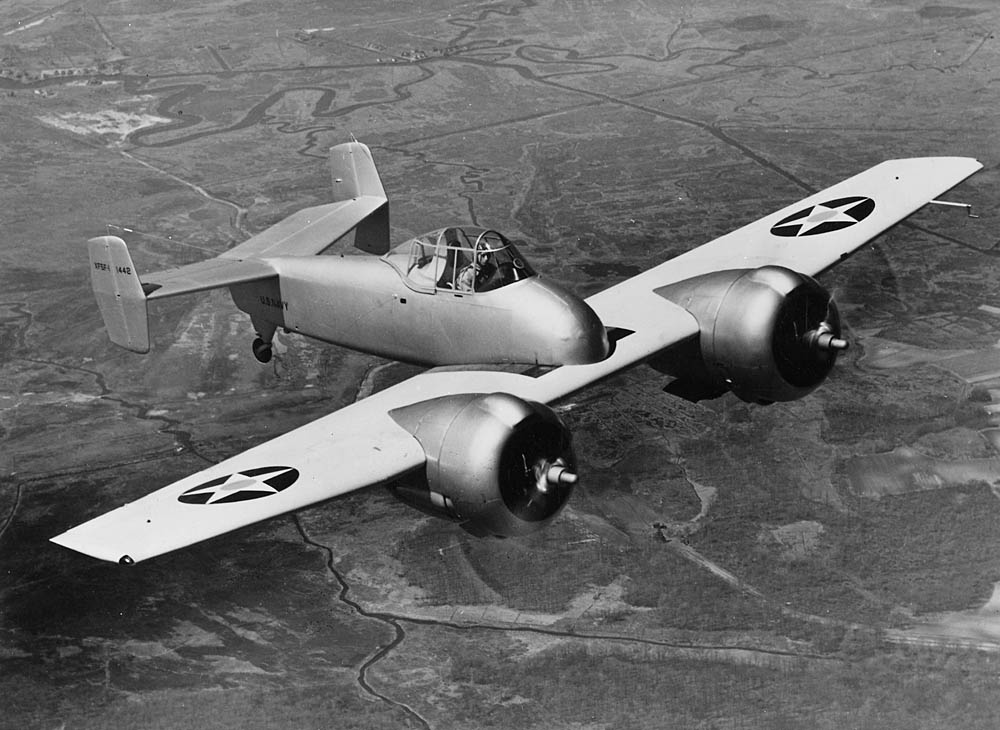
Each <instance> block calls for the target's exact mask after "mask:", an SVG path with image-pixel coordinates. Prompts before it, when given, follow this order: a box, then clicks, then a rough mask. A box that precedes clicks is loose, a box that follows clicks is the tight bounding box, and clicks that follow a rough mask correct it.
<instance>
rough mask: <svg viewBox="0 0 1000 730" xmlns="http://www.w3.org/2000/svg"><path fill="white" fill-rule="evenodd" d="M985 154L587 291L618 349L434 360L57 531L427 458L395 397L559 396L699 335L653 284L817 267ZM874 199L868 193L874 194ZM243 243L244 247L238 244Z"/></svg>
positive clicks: (205, 520) (229, 515) (126, 553)
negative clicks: (549, 366)
mask: <svg viewBox="0 0 1000 730" xmlns="http://www.w3.org/2000/svg"><path fill="white" fill-rule="evenodd" d="M981 167H982V166H981V165H980V163H978V162H977V161H975V160H971V159H967V158H920V159H913V160H893V161H890V162H886V163H883V164H881V165H878V166H876V167H874V168H871V169H869V170H867V171H865V172H863V173H861V174H859V175H856V176H855V177H853V178H850V179H849V180H846V181H844V182H843V183H839V184H837V185H834V186H833V187H831V188H828V189H826V190H824V191H822V192H820V193H816V194H815V195H812V196H809V197H808V198H806V199H805V200H803V201H800V202H799V203H795V204H793V205H790V206H787V207H786V208H783V209H782V210H779V211H777V212H775V213H773V214H771V215H769V216H765V217H764V218H762V219H760V220H758V221H756V222H754V223H751V224H749V225H747V226H744V227H743V228H740V229H738V230H736V231H734V232H733V233H730V234H727V235H725V236H722V237H720V238H717V239H715V240H714V241H712V242H710V243H708V244H705V245H704V246H701V247H700V248H697V249H694V250H693V251H690V252H688V253H686V254H682V255H681V256H678V257H677V258H675V259H672V260H670V261H667V262H666V263H663V264H660V265H659V266H656V267H654V268H652V269H650V270H649V271H646V272H644V273H642V274H639V275H638V276H635V277H633V278H631V279H629V280H627V281H624V282H621V283H620V284H617V285H615V286H613V287H611V288H609V289H607V290H605V291H603V292H600V293H598V294H595V295H593V296H591V297H590V298H588V299H587V303H588V304H589V305H590V306H591V307H592V308H593V309H594V311H595V312H596V313H597V314H598V316H599V317H600V318H601V320H602V321H603V322H604V324H605V326H607V327H608V328H609V330H610V331H612V332H613V333H614V337H613V338H612V339H613V340H614V347H613V350H612V352H611V354H610V356H609V357H608V358H606V359H605V360H603V361H601V362H597V363H592V364H587V365H571V366H564V367H560V368H557V369H555V370H552V371H550V372H547V373H545V374H543V375H540V376H538V377H531V376H528V375H523V374H517V373H508V372H497V371H481V370H476V371H455V370H431V371H428V372H426V373H422V374H420V375H417V376H415V377H413V378H411V379H409V380H407V381H404V382H403V383H399V384H397V385H395V386H393V387H390V388H388V389H386V390H384V391H381V392H379V393H376V394H374V395H372V396H370V397H368V398H366V399H365V400H362V401H359V402H357V403H354V404H351V405H349V406H347V407H345V408H343V409H341V410H339V411H337V412H335V413H332V414H330V415H328V416H325V417H323V418H320V419H318V420H316V421H314V422H312V423H309V424H307V425H305V426H302V427H300V428H298V429H296V430H294V431H291V432H289V433H287V434H285V435H283V436H279V437H278V438H276V439H273V440H271V441H268V442H266V443H264V444H261V445H260V446H257V447H255V448H252V449H250V450H248V451H246V452H243V453H242V454H239V455H237V456H234V457H232V458H230V459H227V460H226V461H223V462H221V463H219V464H217V465H215V466H213V467H210V468H209V469H206V470H204V471H201V472H199V473H197V474H194V475H192V476H189V477H187V478H185V479H182V480H180V481H178V482H175V483H173V484H171V485H168V486H166V487H163V488H162V489H160V490H158V491H156V492H153V493H151V494H149V495H147V496H145V497H142V498H140V499H138V500H136V501H135V502H131V503H129V504H127V505H125V506H123V507H120V508H118V509H116V510H114V511H112V512H109V513H107V514H105V515H102V516H100V517H97V518H95V519H93V520H90V521H89V522H86V523H84V524H82V525H79V526H77V527H74V528H72V529H71V530H69V531H67V532H65V533H63V534H61V535H59V536H57V537H55V538H53V542H56V543H58V544H60V545H63V546H65V547H68V548H71V549H73V550H77V551H79V552H83V553H85V554H88V555H91V556H93V557H96V558H100V559H103V560H111V561H115V562H126V563H130V562H137V561H139V560H144V559H147V558H150V557H153V556H155V555H159V554H162V553H165V552H168V551H170V550H174V549H177V548H180V547H184V546H186V545H190V544H193V543H195V542H199V541H201V540H205V539H208V538H210V537H214V536H216V535H221V534H223V533H225V532H228V531H230V530H234V529H237V528H239V527H242V526H245V525H249V524H252V523H254V522H257V521H260V520H263V519H266V518H268V517H273V516H276V515H278V514H282V513H284V512H288V511H292V510H296V509H300V508H302V507H306V506H308V505H311V504H315V503H317V502H321V501H324V500H327V499H330V498H332V497H336V496H338V495H341V494H346V493H348V492H351V491H354V490H357V489H361V488H363V487H366V486H370V485H373V484H378V483H383V482H387V481H391V480H393V479H396V478H398V477H400V476H402V475H404V474H406V473H408V472H410V471H412V470H414V469H418V468H421V467H422V466H423V465H424V462H425V455H424V453H423V451H422V448H421V446H420V444H419V442H418V441H417V440H416V439H415V438H414V437H413V436H411V435H410V434H409V433H408V432H407V431H405V430H404V429H403V428H402V427H400V426H399V425H397V424H396V422H395V421H393V419H392V418H391V416H390V415H389V413H390V412H391V411H393V410H394V409H397V408H402V407H404V406H408V405H412V404H414V403H419V402H421V401H425V400H430V399H433V398H437V397H439V396H444V395H453V394H461V393H492V392H503V393H509V394H511V395H515V396H518V397H521V398H524V399H527V400H535V401H539V402H543V403H551V402H552V401H555V400H558V399H560V398H563V397H565V396H567V395H569V394H570V393H572V392H575V391H577V390H579V389H580V388H583V387H585V386H587V385H590V384H592V383H594V382H596V381H598V380H600V379H602V378H605V377H608V376H610V375H612V374H614V373H616V372H618V371H620V370H622V369H625V368H628V367H630V366H632V365H634V364H636V363H638V362H641V361H642V360H644V359H646V358H648V357H650V356H651V355H653V354H655V353H657V352H660V351H661V350H663V349H665V348H667V347H670V346H671V345H673V344H676V343H678V342H681V341H682V340H685V339H688V338H690V337H693V336H695V335H697V334H698V331H699V327H698V323H697V322H696V321H695V319H694V317H693V316H692V315H691V314H690V313H689V312H688V311H687V310H685V309H683V308H682V307H680V306H678V305H676V304H673V303H671V302H669V301H667V300H666V299H663V298H662V297H660V296H658V295H657V294H656V293H655V291H654V290H655V289H657V288H660V287H662V286H665V285H667V284H670V283H673V282H676V281H680V280H683V279H687V278H690V277H694V276H698V275H700V274H703V273H709V272H711V271H717V270H726V269H734V268H751V267H759V266H766V265H779V266H787V267H788V268H792V269H795V270H797V271H801V272H803V273H806V274H810V275H812V274H816V273H819V272H821V271H823V270H824V269H826V268H828V267H830V266H831V265H833V264H835V263H836V262H837V261H840V260H841V259H843V258H845V257H846V256H847V255H848V254H849V253H851V252H852V251H854V250H856V249H857V248H859V247H861V246H863V245H864V244H865V243H866V242H867V241H869V240H871V239H872V238H873V237H875V236H877V235H878V234H879V233H881V232H882V231H884V230H886V229H887V228H889V227H891V226H892V225H894V224H896V223H898V222H899V221H900V220H902V219H903V218H905V217H906V216H908V215H909V214H910V213H912V212H914V211H915V210H917V209H918V208H920V207H921V206H922V205H924V204H926V203H927V202H929V201H931V200H933V199H934V198H935V197H937V196H938V195H940V194H942V193H943V192H945V191H946V190H948V189H950V188H951V187H953V186H955V185H957V184H958V183H959V182H961V181H962V180H964V179H965V178H966V177H968V176H969V175H971V174H972V173H974V172H975V171H976V170H978V169H980V168H981ZM866 201H869V202H866ZM234 251H235V249H234Z"/></svg>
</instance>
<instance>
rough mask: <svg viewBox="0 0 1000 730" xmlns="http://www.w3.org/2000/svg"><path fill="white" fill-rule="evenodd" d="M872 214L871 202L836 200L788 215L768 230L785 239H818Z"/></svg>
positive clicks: (872, 206)
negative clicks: (805, 237) (813, 237)
mask: <svg viewBox="0 0 1000 730" xmlns="http://www.w3.org/2000/svg"><path fill="white" fill-rule="evenodd" d="M873 210H875V201H874V200H872V199H871V198H862V197H858V196H855V197H851V198H837V199H836V200H830V201H827V202H826V203H818V204H817V205H810V206H809V207H807V208H803V209H802V210H800V211H798V212H797V213H792V214H791V215H790V216H788V217H787V218H783V219H782V220H780V221H778V222H777V223H775V224H774V225H773V226H771V234H772V235H774V236H783V237H786V238H798V237H800V236H818V235H820V234H822V233H830V232H832V231H839V230H841V229H842V228H847V227H848V226H853V225H854V224H855V223H860V222H861V221H863V220H864V219H865V218H867V217H868V216H870V215H871V213H872V211H873Z"/></svg>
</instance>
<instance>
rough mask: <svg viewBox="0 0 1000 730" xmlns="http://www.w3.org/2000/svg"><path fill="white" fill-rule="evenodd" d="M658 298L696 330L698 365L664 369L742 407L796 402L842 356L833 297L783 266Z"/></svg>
mask: <svg viewBox="0 0 1000 730" xmlns="http://www.w3.org/2000/svg"><path fill="white" fill-rule="evenodd" d="M657 293H658V294H660V295H661V296H663V297H665V298H666V299H669V300H670V301H672V302H674V303H675V304H679V305H681V306H682V307H684V308H685V309H687V310H688V311H689V312H691V314H693V315H694V317H695V319H697V321H698V325H699V327H700V328H701V334H700V337H699V340H698V348H697V350H698V351H697V353H695V357H694V358H690V357H688V358H683V359H680V360H675V361H674V362H672V363H670V364H669V365H668V366H667V367H666V368H664V369H665V370H666V371H667V372H670V374H672V375H675V376H676V377H678V378H688V379H691V380H701V381H702V382H704V381H705V380H707V381H708V382H710V384H711V385H712V386H714V387H716V388H717V389H719V390H723V391H724V390H727V389H728V390H732V391H733V393H734V394H735V395H736V396H738V397H739V398H740V399H742V400H744V401H747V402H751V403H772V402H774V401H789V400H795V399H796V398H801V397H802V396H804V395H806V394H808V393H810V392H812V391H813V390H815V389H816V388H817V387H818V386H819V385H820V384H821V383H822V382H823V381H824V380H825V379H826V376H827V375H828V374H829V373H830V370H831V369H832V368H833V364H834V362H835V361H836V359H837V354H838V353H839V352H840V351H841V350H844V349H846V348H847V342H846V341H845V340H844V339H842V337H841V330H840V314H839V312H838V311H837V307H836V305H835V304H834V302H833V299H832V298H831V297H830V294H829V293H828V292H827V291H826V290H825V289H824V288H823V287H822V286H820V285H819V283H818V282H817V281H816V280H815V279H813V278H811V277H809V276H806V275H805V274H800V273H798V272H795V271H792V270H791V269H786V268H784V267H781V266H763V267H761V268H759V269H739V270H731V271H718V272H714V273H711V274H705V275H703V276H698V277H695V278H692V279H688V280H685V281H681V282H678V283H676V284H671V285H669V286H665V287H662V288H661V289H658V290H657ZM668 359H669V356H668ZM678 371H679V372H678Z"/></svg>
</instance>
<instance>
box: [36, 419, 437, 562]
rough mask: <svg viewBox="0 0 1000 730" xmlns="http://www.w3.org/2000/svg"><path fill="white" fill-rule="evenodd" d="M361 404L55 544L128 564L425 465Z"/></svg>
mask: <svg viewBox="0 0 1000 730" xmlns="http://www.w3.org/2000/svg"><path fill="white" fill-rule="evenodd" d="M365 403H366V402H365V401H361V402H359V403H356V404H354V405H353V406H349V407H347V408H345V409H342V410H340V411H337V412H335V413H333V414H331V415H329V416H325V417H323V418H320V419H318V420H316V421H313V422H311V423H309V424H306V425H305V426H302V427H300V428H298V429H295V430H293V431H290V432H288V433H287V434H284V435H283V436H279V437H278V438H275V439H272V440H271V441H268V442H266V443H264V444H261V445H260V446H256V447H254V448H252V449H249V450H248V451H244V452H243V453H241V454H239V455H238V456H234V457H232V458H230V459H226V460H225V461H223V462H220V463H219V464H216V465H215V466H212V467H209V468H208V469H205V470H203V471H200V472H198V473H197V474H193V475H191V476H189V477H186V478H184V479H181V480H180V481H177V482H174V483H173V484H170V485H169V486H166V487H163V488H161V489H159V490H157V491H155V492H152V493H150V494H148V495H146V496H144V497H141V498H139V499H137V500H135V501H134V502H130V503H128V504H126V505H124V506H122V507H119V508H118V509H115V510H112V511H111V512H108V513H106V514H103V515H101V516H100V517H97V518H95V519H92V520H90V521H89V522H85V523H83V524H81V525H78V526H77V527H74V528H72V529H70V530H68V531H66V532H64V533H62V534H61V535H58V536H57V537H54V538H52V541H53V542H55V543H57V544H59V545H62V546H64V547H68V548H70V549H72V550H76V551H78V552H81V553H84V554H86V555H90V556H92V557H95V558H99V559H101V560H110V561H112V562H120V563H123V564H132V563H133V562H138V561H140V560H145V559H147V558H151V557H153V556H155V555H160V554H162V553H166V552H170V551H171V550H176V549H177V548H181V547H185V546H187V545H191V544H193V543H196V542H200V541H202V540H206V539H208V538H210V537H214V536H216V535H221V534H223V533H226V532H230V531H231V530H235V529H238V528H240V527H243V526H245V525H250V524H252V523H254V522H259V521H261V520H264V519H266V518H268V517H273V516H275V515H279V514H282V513H285V512H289V511H292V510H297V509H301V508H302V507H306V506H308V505H310V504H314V503H316V502H321V501H323V500H326V499H330V498H332V497H336V496H338V495H341V494H345V493H347V492H351V491H354V490H357V489H361V488H362V487H367V486H372V485H375V484H379V483H381V482H384V481H387V480H390V479H393V478H396V477H399V476H402V475H403V474H406V473H407V472H409V471H410V470H412V469H415V468H417V467H419V466H422V465H423V463H424V452H423V449H421V447H420V444H419V443H418V442H417V440H416V439H415V438H413V437H412V436H411V435H410V434H409V433H408V432H406V431H404V430H403V429H402V428H400V427H399V426H398V425H396V423H395V421H393V420H392V419H391V418H390V417H389V416H388V415H387V414H386V412H385V411H380V410H377V409H372V408H370V407H368V406H366V405H365Z"/></svg>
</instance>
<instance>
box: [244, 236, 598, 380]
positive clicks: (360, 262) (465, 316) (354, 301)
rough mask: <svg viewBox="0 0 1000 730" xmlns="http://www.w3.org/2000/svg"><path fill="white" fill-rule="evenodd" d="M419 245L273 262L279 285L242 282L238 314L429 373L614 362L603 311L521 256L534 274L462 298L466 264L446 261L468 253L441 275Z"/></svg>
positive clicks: (441, 265)
mask: <svg viewBox="0 0 1000 730" xmlns="http://www.w3.org/2000/svg"><path fill="white" fill-rule="evenodd" d="M429 235H430V234H429ZM415 241H416V239H415ZM418 243H419V245H420V250H419V252H417V253H414V251H415V250H416V249H415V246H416V245H418V244H417V243H415V242H412V241H411V242H408V243H407V244H403V245H402V246H400V247H399V248H398V249H396V251H395V252H390V253H389V254H387V255H386V256H383V257H379V258H376V257H372V256H365V255H347V256H345V255H332V256H331V255H328V256H286V257H276V258H270V259H266V262H267V263H268V264H269V265H270V266H272V267H273V268H274V270H275V271H276V272H277V276H276V277H274V278H270V279H264V280H261V281H256V282H249V283H242V284H238V285H235V286H232V287H230V291H231V292H232V295H233V300H234V301H235V303H236V306H237V307H239V308H240V309H241V310H243V311H244V312H246V313H247V314H249V315H250V317H251V319H252V321H253V323H254V325H255V327H256V328H257V330H258V332H263V333H264V334H265V339H269V336H268V335H269V334H273V332H274V330H275V329H277V328H283V329H285V330H286V331H289V332H295V333H298V334H302V335H306V336H308V337H312V338H315V339H317V340H321V341H323V342H329V343H332V344H336V345H341V346H344V347H349V348H352V349H356V350H361V351H364V352H370V353H372V354H375V355H380V356H383V357H387V358H391V359H394V360H402V361H406V362H414V363H419V364H425V365H466V364H474V363H522V364H537V365H546V366H556V365H573V364H583V363H591V362H597V361H599V360H602V359H604V358H605V357H607V355H608V351H609V347H608V340H607V335H606V332H605V329H604V326H603V324H602V323H601V321H600V319H599V318H598V317H597V315H596V314H595V313H594V311H593V310H592V309H591V308H590V307H589V306H588V305H587V304H586V303H585V302H583V301H582V300H581V299H580V298H579V297H577V296H575V295H573V294H571V293H570V292H568V291H565V290H564V289H562V288H561V287H559V286H558V285H556V284H555V283H553V282H550V281H546V280H544V279H541V278H540V277H539V276H537V275H536V274H534V273H533V272H531V270H530V268H529V267H527V265H526V264H525V263H523V260H522V259H520V258H519V255H518V257H517V258H512V260H514V261H516V262H517V265H518V266H519V267H520V268H521V271H522V272H524V271H527V272H528V273H526V274H525V273H519V274H517V275H516V276H517V277H520V278H516V277H515V276H513V275H512V276H510V277H509V280H507V281H506V282H504V283H500V284H493V286H494V287H495V288H485V287H484V288H483V290H476V287H475V286H473V285H470V288H469V289H465V290H462V289H460V288H459V287H460V286H461V284H460V283H459V277H460V275H461V274H460V271H459V266H458V265H457V262H458V261H459V260H458V259H457V258H456V256H455V255H452V257H451V263H450V264H449V263H448V258H447V257H448V251H449V250H450V251H452V252H453V253H454V252H456V251H460V250H459V249H457V248H456V247H450V248H449V249H448V250H446V249H445V247H444V246H442V248H441V250H440V251H439V252H437V264H436V266H437V268H436V270H433V267H434V266H435V264H434V257H435V253H434V251H433V250H432V251H431V253H426V250H427V242H426V240H425V239H421V240H419V242H418ZM431 249H433V246H431ZM473 251H475V249H473ZM421 253H423V254H424V255H423V257H421V255H420V254H421ZM515 253H516V251H515ZM473 255H474V254H473ZM498 256H499V254H498ZM481 258H482V259H485V258H486V256H485V255H481ZM428 262H430V263H428ZM465 268H466V269H468V266H466V267H465ZM421 269H432V272H431V273H425V272H424V271H421ZM418 274H419V275H418ZM470 276H471V275H470Z"/></svg>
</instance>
